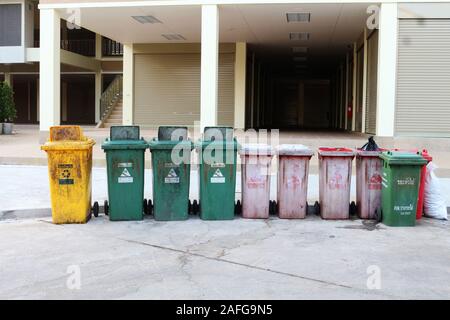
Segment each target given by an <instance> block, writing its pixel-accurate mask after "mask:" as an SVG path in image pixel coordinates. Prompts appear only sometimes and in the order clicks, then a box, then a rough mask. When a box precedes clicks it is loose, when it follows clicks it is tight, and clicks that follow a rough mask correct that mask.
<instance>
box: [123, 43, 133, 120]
mask: <svg viewBox="0 0 450 320" xmlns="http://www.w3.org/2000/svg"><path fill="white" fill-rule="evenodd" d="M133 89H134V49H133V44H124V45H123V116H122V123H123V124H124V125H132V124H133V113H134V90H133Z"/></svg>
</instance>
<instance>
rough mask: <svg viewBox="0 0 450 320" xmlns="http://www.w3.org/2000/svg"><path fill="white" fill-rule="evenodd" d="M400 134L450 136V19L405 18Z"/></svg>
mask: <svg viewBox="0 0 450 320" xmlns="http://www.w3.org/2000/svg"><path fill="white" fill-rule="evenodd" d="M398 41H399V42H398V65H397V103H396V112H395V133H396V135H420V136H435V137H449V136H450V19H420V20H419V19H401V20H400V21H399V39H398Z"/></svg>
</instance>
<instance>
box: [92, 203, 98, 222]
mask: <svg viewBox="0 0 450 320" xmlns="http://www.w3.org/2000/svg"><path fill="white" fill-rule="evenodd" d="M98 212H99V206H98V202H97V201H95V202H94V205H93V206H92V213H93V214H94V217H96V218H97V217H98Z"/></svg>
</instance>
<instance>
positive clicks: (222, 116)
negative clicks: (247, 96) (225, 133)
mask: <svg viewBox="0 0 450 320" xmlns="http://www.w3.org/2000/svg"><path fill="white" fill-rule="evenodd" d="M217 109H218V110H217V122H218V124H219V125H220V126H234V54H231V53H226V54H220V55H219V101H218V106H217Z"/></svg>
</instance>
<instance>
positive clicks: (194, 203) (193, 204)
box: [192, 200, 200, 214]
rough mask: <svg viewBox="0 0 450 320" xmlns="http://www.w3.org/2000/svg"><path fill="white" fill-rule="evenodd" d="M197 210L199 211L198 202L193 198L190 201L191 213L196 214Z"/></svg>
mask: <svg viewBox="0 0 450 320" xmlns="http://www.w3.org/2000/svg"><path fill="white" fill-rule="evenodd" d="M199 211H200V206H199V204H198V201H197V200H194V201H193V202H192V214H198V213H199Z"/></svg>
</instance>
